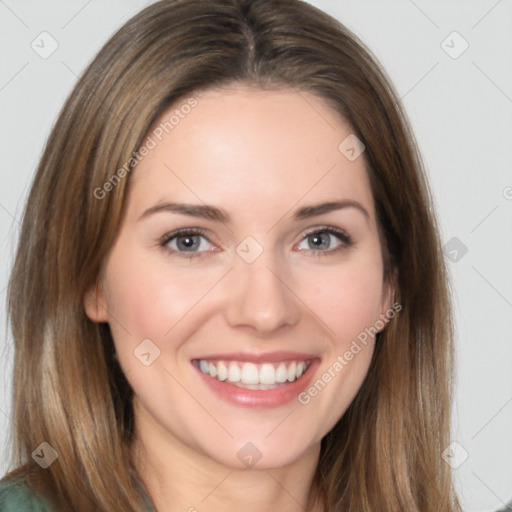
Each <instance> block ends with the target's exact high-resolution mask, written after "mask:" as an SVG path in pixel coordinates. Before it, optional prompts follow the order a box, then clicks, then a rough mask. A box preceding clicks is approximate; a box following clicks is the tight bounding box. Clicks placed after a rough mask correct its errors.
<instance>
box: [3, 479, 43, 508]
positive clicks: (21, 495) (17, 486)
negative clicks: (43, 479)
mask: <svg viewBox="0 0 512 512" xmlns="http://www.w3.org/2000/svg"><path fill="white" fill-rule="evenodd" d="M0 510H1V511H2V512H51V509H50V508H49V507H48V505H47V504H46V502H45V501H44V500H43V499H42V498H41V497H40V496H38V495H37V494H35V493H34V492H33V491H32V490H31V489H30V487H28V485H27V484H26V483H25V482H24V480H23V479H21V478H3V479H1V480H0Z"/></svg>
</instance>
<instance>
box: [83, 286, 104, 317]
mask: <svg viewBox="0 0 512 512" xmlns="http://www.w3.org/2000/svg"><path fill="white" fill-rule="evenodd" d="M84 308H85V314H86V315H87V316H88V317H89V319H90V320H92V321H93V322H96V323H100V322H108V314H107V306H106V301H105V292H104V290H103V284H102V283H101V281H99V280H98V281H97V282H96V283H94V284H93V285H92V286H91V287H90V288H89V289H88V290H87V291H86V293H85V295H84Z"/></svg>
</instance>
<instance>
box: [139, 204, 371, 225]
mask: <svg viewBox="0 0 512 512" xmlns="http://www.w3.org/2000/svg"><path fill="white" fill-rule="evenodd" d="M345 208H355V209H357V210H359V211H360V212H361V213H362V214H363V215H364V216H365V218H366V220H367V221H368V220H369V219H370V214H369V213H368V211H367V210H366V208H364V206H363V205H362V204H361V203H359V202H357V201H354V200H352V199H343V200H342V201H328V202H325V203H320V204H315V205H308V206H303V207H301V208H299V209H298V210H297V211H296V212H295V214H294V216H293V220H303V219H308V218H311V217H316V216H318V215H323V214H326V213H329V212H333V211H336V210H342V209H345ZM161 212H170V213H181V214H184V215H190V216H191V217H199V218H203V219H208V220H213V221H217V222H222V223H228V222H229V221H230V219H231V218H230V216H229V214H228V213H227V212H225V211H224V210H222V209H221V208H217V207H216V206H212V205H206V204H187V203H172V202H165V203H160V204H157V205H155V206H152V207H151V208H148V209H147V210H145V211H144V213H143V214H142V215H141V216H140V217H139V218H138V220H142V219H144V218H147V217H149V216H150V215H153V214H155V213H161Z"/></svg>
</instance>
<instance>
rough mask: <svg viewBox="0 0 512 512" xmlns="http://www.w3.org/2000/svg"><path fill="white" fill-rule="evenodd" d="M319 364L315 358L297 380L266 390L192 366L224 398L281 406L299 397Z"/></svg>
mask: <svg viewBox="0 0 512 512" xmlns="http://www.w3.org/2000/svg"><path fill="white" fill-rule="evenodd" d="M319 364H320V359H313V360H312V361H311V364H310V365H309V367H308V369H307V370H306V371H305V372H304V373H303V374H302V375H301V376H300V377H299V378H298V379H297V380H295V381H293V382H291V383H289V384H283V385H282V386H279V387H278V388H274V389H264V390H263V389H262V390H258V389H245V388H241V387H238V386H235V385H234V384H231V383H229V381H222V382H221V381H220V380H217V379H215V378H214V377H210V375H206V373H203V372H202V371H201V370H200V369H199V368H197V367H196V366H194V365H192V366H194V368H195V369H196V370H197V371H198V372H199V374H200V376H201V378H202V379H203V381H204V383H205V384H206V385H207V386H208V387H209V388H210V389H211V390H212V391H214V392H215V393H216V394H217V395H218V396H219V397H220V398H222V399H223V400H225V401H227V402H230V403H232V404H235V405H238V406H245V407H264V408H271V407H280V406H282V405H284V404H286V403H288V402H290V401H291V400H293V399H294V398H297V396H298V395H299V394H300V393H302V392H303V391H304V389H306V387H307V386H308V385H309V383H310V382H311V379H312V378H313V375H314V373H315V370H316V368H317V367H318V365H319Z"/></svg>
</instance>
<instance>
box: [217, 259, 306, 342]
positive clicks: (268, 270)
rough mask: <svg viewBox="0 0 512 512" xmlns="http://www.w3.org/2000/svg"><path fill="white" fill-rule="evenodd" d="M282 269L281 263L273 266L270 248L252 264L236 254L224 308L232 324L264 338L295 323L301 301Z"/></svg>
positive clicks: (283, 266) (273, 261)
mask: <svg viewBox="0 0 512 512" xmlns="http://www.w3.org/2000/svg"><path fill="white" fill-rule="evenodd" d="M284 268H285V265H284V264H283V262H281V265H280V266H279V267H278V266H276V258H274V256H273V254H272V251H264V252H263V254H261V255H260V256H259V257H258V259H257V260H256V261H254V262H252V263H247V262H246V261H244V260H243V259H242V258H239V257H238V256H237V261H236V263H235V268H234V271H233V272H231V276H230V281H229V285H228V286H229V290H228V295H229V297H228V306H227V308H226V319H227V321H228V323H229V324H230V325H231V326H232V327H237V328H240V327H245V328H247V329H251V330H252V331H253V332H254V333H255V334H257V335H259V336H262V337H264V336H268V335H271V334H273V333H275V331H277V330H279V329H285V328H286V327H290V326H293V325H295V324H296V323H297V321H298V319H299V317H300V309H299V302H300V301H299V300H298V298H297V296H296V295H295V294H294V292H293V289H292V286H291V285H290V284H289V283H288V282H287V281H290V278H289V273H288V272H285V271H284ZM287 276H288V279H287Z"/></svg>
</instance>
